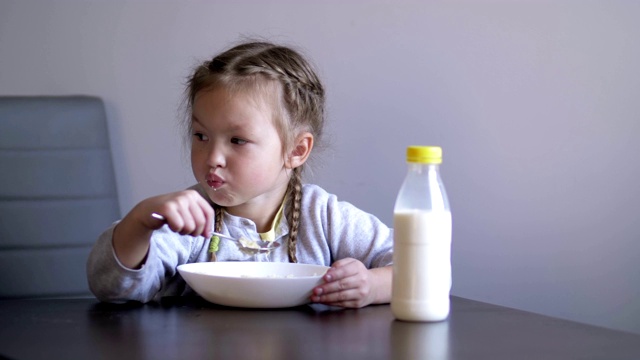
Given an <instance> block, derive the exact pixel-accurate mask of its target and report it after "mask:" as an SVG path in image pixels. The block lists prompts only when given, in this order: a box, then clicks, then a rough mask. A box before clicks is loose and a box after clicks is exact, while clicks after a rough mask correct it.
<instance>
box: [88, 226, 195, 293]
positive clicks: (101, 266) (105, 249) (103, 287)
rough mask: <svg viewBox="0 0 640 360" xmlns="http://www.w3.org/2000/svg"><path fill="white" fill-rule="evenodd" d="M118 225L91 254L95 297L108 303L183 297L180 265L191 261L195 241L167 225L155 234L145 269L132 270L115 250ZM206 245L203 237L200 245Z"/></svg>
mask: <svg viewBox="0 0 640 360" xmlns="http://www.w3.org/2000/svg"><path fill="white" fill-rule="evenodd" d="M116 225H117V223H114V224H113V225H112V226H111V227H110V228H108V229H107V230H106V231H105V232H103V233H102V234H101V235H100V236H99V238H98V240H97V241H96V243H95V244H94V246H93V249H92V250H91V253H90V254H89V258H88V260H87V280H88V282H89V288H90V289H91V291H92V292H93V294H94V295H95V296H96V297H97V298H98V299H99V300H101V301H105V302H122V301H128V300H134V301H140V302H149V301H152V300H158V299H159V298H160V297H162V296H168V295H181V293H182V292H183V291H184V290H185V284H184V281H182V279H181V277H180V275H179V274H178V271H177V266H178V265H181V264H185V263H187V262H189V260H190V257H192V253H193V250H192V249H191V247H192V243H193V239H195V238H192V237H187V236H180V235H178V234H175V233H173V232H171V231H170V230H169V228H168V227H167V226H164V227H162V228H161V229H159V230H157V231H154V232H153V235H152V237H151V242H150V247H149V252H148V254H147V257H146V260H145V263H144V264H143V265H142V267H141V268H140V269H129V268H127V267H125V266H124V265H122V263H120V261H119V260H118V258H117V256H116V254H115V250H114V248H113V243H112V238H113V230H114V228H115V226H116ZM203 242H204V240H203V239H202V238H201V239H200V241H199V243H201V244H202V243H203Z"/></svg>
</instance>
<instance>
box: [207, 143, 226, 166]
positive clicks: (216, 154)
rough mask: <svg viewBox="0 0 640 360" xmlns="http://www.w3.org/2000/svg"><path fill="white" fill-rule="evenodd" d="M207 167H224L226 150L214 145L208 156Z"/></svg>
mask: <svg viewBox="0 0 640 360" xmlns="http://www.w3.org/2000/svg"><path fill="white" fill-rule="evenodd" d="M207 165H209V166H210V167H212V168H217V167H224V166H225V156H224V149H223V148H222V147H221V146H216V145H212V146H211V148H210V149H209V154H208V156H207Z"/></svg>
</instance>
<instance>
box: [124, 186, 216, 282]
mask: <svg viewBox="0 0 640 360" xmlns="http://www.w3.org/2000/svg"><path fill="white" fill-rule="evenodd" d="M153 213H157V214H160V215H162V216H163V217H164V219H165V220H164V221H162V220H158V219H156V218H154V217H152V216H151V214H153ZM214 218H215V213H214V210H213V208H212V207H211V205H210V204H209V203H208V202H207V201H206V200H205V199H204V198H203V197H202V196H200V194H199V193H198V192H197V191H195V190H185V191H178V192H174V193H170V194H165V195H159V196H154V197H151V198H148V199H145V200H143V201H141V202H140V203H138V204H137V205H136V206H135V207H134V208H133V209H132V210H131V211H130V212H129V213H128V214H127V215H126V216H125V217H124V218H123V219H122V220H121V221H120V223H118V225H117V226H116V228H115V229H114V231H113V248H114V250H115V253H116V256H117V257H118V260H120V262H121V263H122V264H123V265H124V266H126V267H128V268H131V269H136V268H140V266H141V265H142V263H143V262H144V261H145V258H146V256H147V252H148V251H149V243H150V239H151V233H152V232H153V230H156V229H159V228H161V227H162V226H163V225H164V224H165V223H166V224H167V225H168V226H169V228H170V229H171V230H173V231H175V232H177V233H179V234H181V235H191V236H204V237H207V238H208V237H209V236H210V233H211V229H212V224H213V222H214Z"/></svg>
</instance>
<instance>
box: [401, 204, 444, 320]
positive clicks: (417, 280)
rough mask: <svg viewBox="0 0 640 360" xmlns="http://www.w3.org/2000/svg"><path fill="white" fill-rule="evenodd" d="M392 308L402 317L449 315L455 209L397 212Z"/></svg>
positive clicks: (425, 317) (414, 318)
mask: <svg viewBox="0 0 640 360" xmlns="http://www.w3.org/2000/svg"><path fill="white" fill-rule="evenodd" d="M393 227H394V230H393V231H394V249H393V286H392V299H391V311H392V312H393V314H394V316H395V317H396V318H397V319H399V320H407V321H440V320H444V319H446V318H447V316H448V315H449V292H450V290H451V212H450V211H445V210H440V211H424V210H401V211H398V212H396V213H395V214H394V226H393Z"/></svg>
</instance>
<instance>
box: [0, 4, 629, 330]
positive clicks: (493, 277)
mask: <svg viewBox="0 0 640 360" xmlns="http://www.w3.org/2000/svg"><path fill="white" fill-rule="evenodd" d="M638 19H640V3H639V2H636V1H611V0H602V1H553V2H551V1H523V0H521V1H516V0H513V1H488V0H479V1H421V2H417V1H416V2H407V1H366V2H365V1H362V2H356V1H327V2H321V1H313V2H312V1H308V2H307V1H278V0H272V1H228V2H227V1H207V2H204V1H203V2H194V1H174V2H167V1H133V0H132V1H122V0H120V1H98V0H94V1H64V0H55V1H44V0H43V1H11V0H10V1H7V0H1V1H0V95H67V94H88V95H95V96H99V97H101V98H102V99H103V100H104V101H105V103H106V107H107V115H108V120H109V135H110V139H111V143H112V146H113V156H114V162H115V170H116V174H117V184H118V191H119V197H120V201H121V210H122V213H123V214H124V213H126V212H127V211H128V210H129V209H131V207H132V206H134V205H135V204H136V203H137V202H138V201H140V200H142V199H144V198H146V197H148V196H151V195H156V194H159V193H164V192H169V191H174V190H178V189H182V188H184V187H186V186H188V185H190V184H191V183H192V175H191V171H190V166H189V162H188V153H187V152H185V150H184V148H183V146H182V134H181V133H180V130H179V128H178V125H177V124H178V122H179V120H180V119H181V117H182V115H183V114H182V113H181V111H180V104H181V99H182V94H183V93H182V92H183V85H184V81H185V78H186V76H187V75H188V74H189V72H190V71H191V69H192V68H193V66H195V65H196V64H197V63H199V62H200V61H203V60H206V59H207V58H210V57H211V56H212V55H214V54H215V53H217V52H219V51H220V50H223V49H224V48H226V47H228V46H229V45H231V44H233V43H235V42H237V41H238V40H241V39H242V38H243V37H245V36H249V37H256V36H260V37H264V38H266V39H269V40H272V41H277V42H283V43H286V44H289V45H292V46H295V47H298V48H299V49H301V50H302V51H303V52H304V53H305V54H307V55H308V56H309V57H310V58H311V59H313V61H314V63H315V64H316V65H317V67H318V69H319V73H320V75H321V77H322V79H323V80H324V82H325V85H326V88H327V91H328V125H327V136H326V138H325V140H326V142H325V144H326V149H325V150H322V151H320V152H318V153H317V154H316V155H317V157H316V159H314V162H313V163H312V168H311V170H312V171H311V172H309V173H308V174H307V175H308V180H309V181H312V182H315V183H318V184H320V185H321V186H323V187H325V188H326V189H327V190H328V191H330V192H333V193H336V194H338V195H339V197H340V198H341V199H342V200H346V201H349V202H351V203H353V204H355V205H357V206H358V207H360V208H362V209H364V210H366V211H369V212H371V213H373V214H375V215H377V216H378V217H379V218H381V219H382V220H383V221H385V222H386V223H387V224H389V225H391V221H392V212H393V205H394V201H395V196H396V194H397V191H398V189H399V187H400V183H401V181H402V179H403V177H404V175H405V171H406V166H405V162H404V152H405V148H406V146H407V145H413V144H422V145H441V146H442V147H443V149H444V164H443V167H442V172H443V178H444V181H445V185H446V187H447V190H448V192H449V198H450V201H451V204H452V208H453V216H454V235H453V259H452V262H453V276H454V285H453V290H452V293H453V294H454V295H459V296H463V297H468V298H471V299H476V300H481V301H487V302H491V303H495V304H501V305H506V306H510V307H515V308H519V309H524V310H529V311H533V312H538V313H543V314H548V315H552V316H558V317H562V318H567V319H573V320H577V321H580V322H586V323H590V324H596V325H601V326H605V327H611V328H617V329H623V330H628V331H633V332H638V333H640V271H639V266H638V264H639V263H640V241H639V240H640V225H639V223H638V215H639V214H640V192H639V191H638V186H639V185H638V183H639V179H640V164H639V160H638V158H639V157H640V136H639V135H640V70H639V69H640V65H639V64H640V36H639V35H640V21H638ZM42 181H47V174H42ZM96 235H97V234H96Z"/></svg>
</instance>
